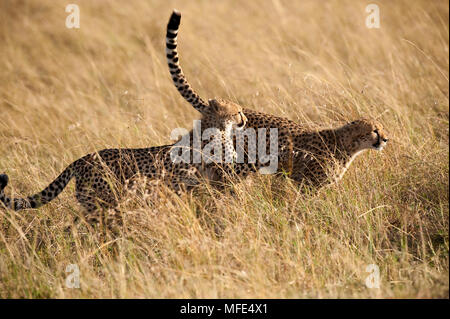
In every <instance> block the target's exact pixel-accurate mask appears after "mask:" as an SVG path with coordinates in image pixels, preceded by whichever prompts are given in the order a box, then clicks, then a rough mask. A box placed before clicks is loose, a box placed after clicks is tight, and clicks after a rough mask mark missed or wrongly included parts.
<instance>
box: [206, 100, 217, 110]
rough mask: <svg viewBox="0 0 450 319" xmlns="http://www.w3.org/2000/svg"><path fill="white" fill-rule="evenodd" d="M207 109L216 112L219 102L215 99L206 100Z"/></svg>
mask: <svg viewBox="0 0 450 319" xmlns="http://www.w3.org/2000/svg"><path fill="white" fill-rule="evenodd" d="M208 104H209V107H210V108H211V109H213V110H217V109H218V106H219V102H218V101H217V100H216V99H208Z"/></svg>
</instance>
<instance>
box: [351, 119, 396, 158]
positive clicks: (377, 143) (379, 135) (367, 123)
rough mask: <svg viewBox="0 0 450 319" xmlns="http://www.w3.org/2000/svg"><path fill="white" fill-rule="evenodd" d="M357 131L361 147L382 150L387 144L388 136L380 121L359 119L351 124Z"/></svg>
mask: <svg viewBox="0 0 450 319" xmlns="http://www.w3.org/2000/svg"><path fill="white" fill-rule="evenodd" d="M349 126H350V127H353V128H354V129H355V130H356V132H357V144H359V147H358V148H359V149H360V150H364V149H375V150H377V151H381V150H382V149H383V148H384V147H385V146H386V144H387V141H388V138H387V136H386V134H385V132H384V130H383V127H382V125H381V124H380V123H378V122H376V121H372V120H366V119H362V120H358V121H354V122H352V123H350V124H349Z"/></svg>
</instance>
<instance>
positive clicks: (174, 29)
mask: <svg viewBox="0 0 450 319" xmlns="http://www.w3.org/2000/svg"><path fill="white" fill-rule="evenodd" d="M180 20H181V13H180V12H179V11H177V10H173V12H172V15H171V16H170V20H169V23H168V24H167V33H166V56H167V64H168V66H169V71H170V74H171V76H172V80H173V83H174V84H175V87H176V88H177V90H178V92H180V94H181V96H182V97H184V98H185V100H186V101H188V102H189V103H190V104H191V105H192V106H193V107H194V108H195V109H196V110H197V111H199V112H200V113H202V114H205V113H206V112H207V109H208V104H207V103H205V101H203V100H202V98H201V97H200V96H199V95H198V94H197V93H196V92H195V91H194V89H192V87H191V85H190V84H189V83H188V81H187V80H186V77H185V76H184V74H183V70H182V69H181V66H180V63H179V60H178V52H177V34H178V28H179V27H180Z"/></svg>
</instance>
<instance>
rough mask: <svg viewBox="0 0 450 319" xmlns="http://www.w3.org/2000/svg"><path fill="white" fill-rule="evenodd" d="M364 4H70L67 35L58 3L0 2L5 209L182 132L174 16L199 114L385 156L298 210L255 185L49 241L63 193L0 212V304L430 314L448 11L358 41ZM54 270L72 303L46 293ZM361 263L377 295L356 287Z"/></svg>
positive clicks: (436, 262)
mask: <svg viewBox="0 0 450 319" xmlns="http://www.w3.org/2000/svg"><path fill="white" fill-rule="evenodd" d="M370 2H372V1H370ZM370 2H369V1H320V2H319V1H313V0H311V1H287V0H286V1H283V0H273V1H264V2H261V1H195V2H194V1H189V2H183V3H179V2H174V1H158V2H156V1H120V2H118V1H87V0H85V1H77V3H78V4H79V5H80V9H81V28H80V29H78V30H75V29H67V28H65V26H64V22H65V19H66V15H67V13H65V11H64V8H65V5H66V4H67V3H66V2H64V1H53V0H44V1H43V0H39V1H37V0H36V1H12V0H6V1H1V4H0V24H1V27H0V42H1V43H2V45H1V49H0V83H1V86H0V154H1V156H0V171H1V172H3V171H4V172H6V173H7V174H9V176H10V178H11V182H10V186H8V188H7V192H8V193H17V194H18V195H26V194H30V193H34V192H36V191H38V190H40V189H42V188H43V187H44V186H46V185H47V184H48V183H49V182H50V181H51V180H52V179H53V178H55V177H56V176H57V174H58V173H59V172H60V171H61V170H62V169H63V168H64V167H65V166H66V165H68V164H69V163H70V162H71V161H73V160H75V159H77V158H79V157H80V156H82V155H84V154H86V153H88V152H92V151H94V150H99V149H102V148H105V147H119V146H120V147H144V146H151V145H159V144H167V143H169V142H170V140H169V136H170V135H169V134H170V131H171V130H172V129H173V128H175V127H187V128H190V127H191V126H192V120H193V119H195V118H198V114H197V113H196V112H195V111H194V110H193V109H192V108H191V107H190V106H189V105H188V104H187V103H186V102H184V101H183V100H182V99H181V97H180V96H179V95H178V93H177V91H176V90H175V89H174V87H173V85H172V83H171V81H170V77H169V75H168V71H167V68H166V64H165V56H164V48H163V45H164V35H165V26H166V23H167V19H168V17H169V15H170V12H171V10H172V8H173V7H177V8H178V9H179V10H181V11H182V13H183V19H182V27H181V33H180V40H179V41H180V53H181V58H182V65H183V66H184V69H185V71H186V74H187V76H188V78H189V79H190V81H191V82H192V83H193V86H194V87H195V88H197V89H198V91H199V92H200V93H201V95H202V96H204V97H205V98H210V97H214V96H216V97H223V98H230V99H232V100H234V101H237V102H239V103H241V104H242V105H246V106H248V107H250V108H253V109H257V110H261V111H264V112H268V113H272V114H276V115H282V116H286V117H289V118H291V119H294V120H296V121H297V122H299V123H305V124H308V125H315V124H313V123H321V124H323V125H326V126H332V125H336V124H337V123H342V121H345V120H350V119H355V118H358V117H360V116H369V117H375V118H379V119H380V121H381V122H382V123H383V124H384V125H385V126H386V128H387V130H388V132H389V137H390V138H391V140H390V141H391V143H390V144H389V145H388V147H387V148H386V149H385V151H383V153H376V152H372V151H370V152H367V153H366V154H364V155H363V156H361V157H360V158H358V159H357V160H356V161H355V163H354V164H353V165H352V167H351V169H350V171H349V173H348V174H347V175H346V176H345V178H344V180H343V181H342V183H340V184H339V185H338V186H336V187H333V188H330V189H327V190H324V191H323V192H320V193H319V194H318V195H315V196H313V195H308V196H301V195H300V194H298V192H297V189H296V188H295V187H294V186H293V185H291V184H290V183H287V182H286V181H283V180H274V179H269V178H262V177H256V178H255V180H253V181H252V184H249V183H242V184H239V185H236V186H235V187H234V191H235V194H234V195H230V194H213V195H214V196H211V195H210V194H208V190H206V191H205V192H204V193H203V194H200V195H199V196H197V197H194V198H178V197H176V196H173V195H171V194H170V193H168V192H164V191H162V194H161V196H160V198H161V200H160V201H158V202H156V203H153V204H151V203H150V202H142V200H141V199H140V198H139V197H138V196H136V197H131V198H130V201H129V202H128V203H125V204H124V209H123V211H124V212H125V221H126V226H127V228H126V230H124V231H123V232H121V233H120V235H119V236H118V237H116V238H115V239H112V241H111V242H108V241H106V242H105V241H104V240H103V239H102V238H100V236H98V235H97V233H95V232H86V229H85V228H84V227H83V226H79V227H78V228H75V230H74V231H73V233H69V234H66V233H65V232H64V229H65V225H66V224H67V223H70V221H71V219H72V217H73V216H74V215H76V214H77V212H78V211H79V207H78V206H77V204H76V203H75V200H74V196H73V185H72V184H70V185H69V187H68V188H67V189H66V190H65V191H64V192H63V193H62V194H61V195H60V196H59V198H58V199H56V200H55V201H53V202H52V203H51V204H49V205H47V206H45V207H43V208H41V209H38V210H30V211H23V212H19V213H11V212H5V211H4V210H0V297H2V298H8V297H21V298H22V297H23V298H40V297H55V298H67V297H76V298H77V297H87V298H97V297H106V298H109V297H120V298H128V297H150V298H153V297H160V298H166V297H212V298H215V297H256V298H260V297H273V298H299V297H300V298H303V297H307V298H309V297H320V298H330V297H339V298H342V297H350V298H361V297H371V298H401V297H412V298H418V297H426V298H436V297H437V298H442V297H445V298H448V296H449V290H448V285H449V276H448V272H449V259H448V252H449V238H448V217H449V209H448V208H449V206H448V191H449V187H448V185H449V181H448V177H449V175H448V173H449V166H448V161H449V150H448V147H449V132H448V124H449V123H448V119H449V91H448V84H449V82H448V76H449V69H448V68H449V60H448V48H449V45H448V44H449V29H448V16H449V8H448V3H447V2H446V1H431V2H430V1H406V0H405V1H379V2H378V4H379V5H380V11H381V28H380V29H368V28H366V27H365V25H364V22H365V18H366V15H367V14H366V13H365V10H364V9H365V6H366V5H367V4H368V3H370ZM261 179H262V181H261ZM274 184H275V185H274ZM273 189H281V190H280V192H273ZM68 264H77V265H78V266H79V268H80V272H81V288H80V289H68V288H66V286H65V278H66V276H67V274H66V273H65V269H66V266H67V265H68ZM368 264H377V265H378V266H379V267H380V271H381V287H380V289H368V288H366V286H365V284H364V282H365V278H366V276H367V275H368V273H366V272H365V268H366V266H367V265H368Z"/></svg>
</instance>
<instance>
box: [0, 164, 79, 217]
mask: <svg viewBox="0 0 450 319" xmlns="http://www.w3.org/2000/svg"><path fill="white" fill-rule="evenodd" d="M75 163H76V162H73V163H72V164H70V165H69V166H68V167H67V168H66V169H65V170H64V171H63V172H62V173H61V174H60V175H59V176H58V177H57V178H56V179H55V180H54V181H53V182H51V183H50V185H48V186H47V187H46V188H45V189H44V190H42V191H41V192H39V193H37V194H34V195H31V196H28V197H27V198H10V197H8V196H6V195H5V193H4V188H5V187H6V185H8V180H9V178H8V175H6V174H0V202H2V203H3V204H4V205H5V206H6V207H7V208H9V209H14V210H16V211H17V210H22V209H26V208H38V207H41V206H42V205H45V204H47V203H48V202H50V201H51V200H53V199H54V198H56V197H57V196H58V195H59V193H61V191H62V190H63V189H64V188H65V187H66V185H67V183H69V181H70V180H71V179H72V177H73V174H74V166H75V165H74V164H75ZM0 206H1V205H0Z"/></svg>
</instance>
